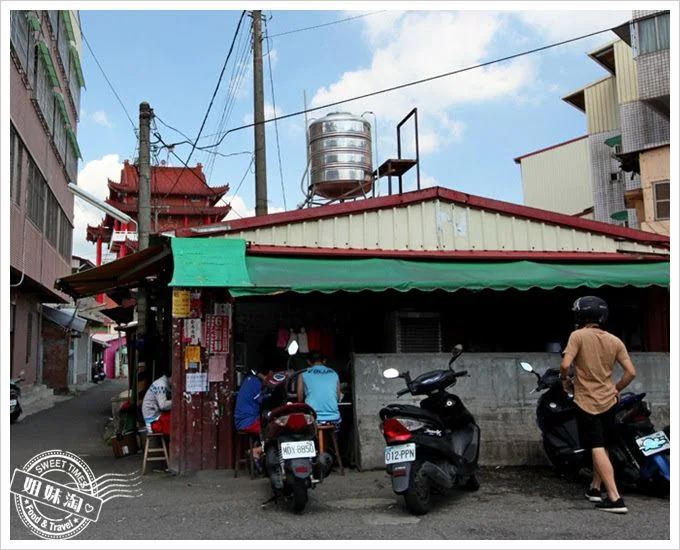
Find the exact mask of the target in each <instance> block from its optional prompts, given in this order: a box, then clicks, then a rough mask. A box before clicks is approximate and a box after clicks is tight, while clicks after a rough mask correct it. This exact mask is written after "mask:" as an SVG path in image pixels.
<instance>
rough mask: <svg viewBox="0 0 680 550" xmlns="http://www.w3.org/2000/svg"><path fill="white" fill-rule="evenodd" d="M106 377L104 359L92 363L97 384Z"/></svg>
mask: <svg viewBox="0 0 680 550" xmlns="http://www.w3.org/2000/svg"><path fill="white" fill-rule="evenodd" d="M105 379H106V372H105V371H104V363H103V362H102V361H98V362H96V363H95V364H94V365H92V382H94V383H95V384H96V383H98V382H101V381H102V380H105Z"/></svg>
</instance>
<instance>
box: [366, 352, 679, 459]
mask: <svg viewBox="0 0 680 550" xmlns="http://www.w3.org/2000/svg"><path fill="white" fill-rule="evenodd" d="M631 357H632V359H633V363H634V364H635V366H636V369H637V373H638V375H637V378H636V379H635V380H634V381H633V383H632V384H631V385H630V386H629V388H628V390H630V391H635V392H639V391H645V392H647V400H648V402H649V403H650V404H651V406H652V420H653V421H654V423H655V425H656V426H657V427H658V428H659V429H661V428H662V427H663V426H665V425H666V424H668V423H669V422H670V406H669V400H670V389H669V379H670V355H669V354H668V353H632V354H631ZM448 359H449V355H448V354H385V355H368V354H367V355H355V356H354V381H353V391H354V395H353V401H354V403H355V418H356V420H355V423H356V426H355V427H356V429H357V441H358V465H359V468H360V469H362V470H370V469H376V468H383V467H384V453H383V449H384V447H385V440H384V439H383V435H382V430H381V429H379V428H380V420H379V418H378V411H379V410H380V409H381V408H382V407H384V406H385V405H387V404H388V403H413V404H416V405H417V404H418V402H419V401H420V399H422V397H421V398H415V397H411V396H410V395H408V396H402V397H400V398H399V399H398V400H397V398H396V393H397V391H398V390H400V389H402V388H403V387H404V381H403V379H401V378H398V379H393V380H387V379H385V378H383V377H382V375H381V373H382V371H383V370H384V369H386V368H389V367H394V368H396V369H398V370H400V371H404V370H406V369H409V370H410V372H411V376H412V377H416V376H418V375H420V374H422V373H423V372H426V371H429V370H435V369H440V368H445V367H446V364H447V362H448ZM520 360H524V361H528V362H529V363H531V364H532V365H533V366H534V368H535V369H536V370H537V371H538V372H539V373H542V372H543V371H544V370H545V369H546V368H548V367H558V366H559V362H560V356H559V355H556V354H547V353H526V354H507V353H479V354H476V353H468V354H466V353H463V355H462V356H461V357H460V358H459V359H458V360H457V361H456V362H455V363H454V365H455V370H467V371H468V374H469V378H461V379H459V381H458V383H457V384H456V386H454V388H453V393H455V394H456V395H458V396H459V397H460V398H461V399H462V400H463V403H464V404H465V405H466V406H467V408H468V409H469V410H470V412H471V413H472V414H473V415H474V416H475V418H476V420H477V424H478V425H479V427H480V429H481V450H480V464H483V465H486V466H489V465H537V464H546V463H547V460H546V458H545V455H544V453H543V449H542V446H541V435H540V431H539V429H538V427H537V426H536V420H535V410H536V401H537V399H538V396H539V394H537V393H533V394H530V392H531V390H532V389H534V387H535V385H536V384H535V381H536V378H535V377H534V376H533V375H531V374H528V373H525V372H524V371H523V370H522V369H521V368H520V367H519V365H518V361H520ZM620 374H621V371H620V370H617V371H616V372H615V375H614V376H615V379H617V378H618V376H620Z"/></svg>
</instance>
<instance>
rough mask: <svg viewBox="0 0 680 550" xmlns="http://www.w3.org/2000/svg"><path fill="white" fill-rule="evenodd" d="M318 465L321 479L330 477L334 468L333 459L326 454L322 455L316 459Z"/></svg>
mask: <svg viewBox="0 0 680 550" xmlns="http://www.w3.org/2000/svg"><path fill="white" fill-rule="evenodd" d="M316 463H317V465H318V466H317V467H318V469H319V473H320V474H321V475H320V476H319V477H328V475H329V474H330V473H331V469H332V468H333V457H332V456H331V455H330V454H328V453H326V452H323V453H320V454H319V456H318V458H317V459H316Z"/></svg>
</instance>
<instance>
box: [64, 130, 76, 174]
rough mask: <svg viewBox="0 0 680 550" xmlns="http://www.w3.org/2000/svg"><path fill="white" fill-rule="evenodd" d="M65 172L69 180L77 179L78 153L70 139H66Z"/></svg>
mask: <svg viewBox="0 0 680 550" xmlns="http://www.w3.org/2000/svg"><path fill="white" fill-rule="evenodd" d="M66 173H67V174H68V177H69V179H70V180H71V181H77V179H78V154H77V153H76V150H75V149H74V147H73V144H72V143H71V140H70V139H67V140H66Z"/></svg>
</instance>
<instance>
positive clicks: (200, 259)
mask: <svg viewBox="0 0 680 550" xmlns="http://www.w3.org/2000/svg"><path fill="white" fill-rule="evenodd" d="M170 244H171V246H172V255H173V259H174V264H175V268H174V272H173V274H172V280H171V281H170V283H169V286H182V287H207V286H213V287H228V288H240V287H252V286H253V283H252V282H251V280H250V277H249V276H248V269H247V268H246V241H244V240H243V239H200V238H196V239H182V238H174V239H171V241H170Z"/></svg>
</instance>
